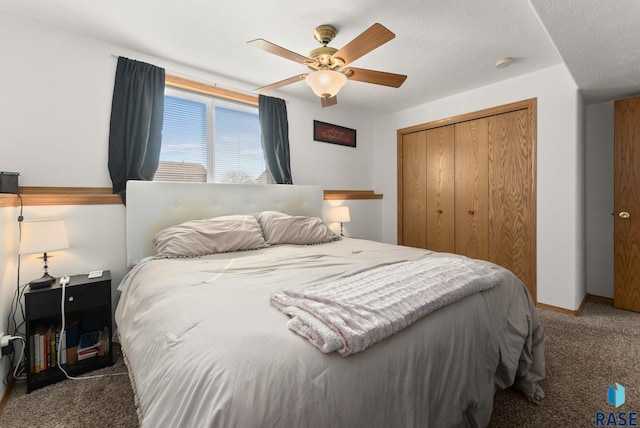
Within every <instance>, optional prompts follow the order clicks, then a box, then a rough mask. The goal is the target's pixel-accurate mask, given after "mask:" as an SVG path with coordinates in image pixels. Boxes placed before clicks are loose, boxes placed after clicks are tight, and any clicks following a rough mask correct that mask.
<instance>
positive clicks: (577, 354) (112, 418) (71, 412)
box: [0, 302, 640, 428]
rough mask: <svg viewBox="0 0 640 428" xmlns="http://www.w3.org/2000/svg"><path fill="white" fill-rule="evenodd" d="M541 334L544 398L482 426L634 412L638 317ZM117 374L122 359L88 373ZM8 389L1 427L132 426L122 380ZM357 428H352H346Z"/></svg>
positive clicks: (584, 320)
mask: <svg viewBox="0 0 640 428" xmlns="http://www.w3.org/2000/svg"><path fill="white" fill-rule="evenodd" d="M538 312H539V314H540V319H541V321H542V325H543V326H544V329H545V332H546V335H547V345H546V356H547V379H546V380H545V381H543V382H542V387H543V388H544V390H545V393H546V395H547V397H546V398H545V400H543V402H542V404H541V405H540V406H536V405H534V404H531V403H529V402H528V401H526V400H525V399H524V398H523V397H522V396H521V395H520V394H519V393H517V392H515V391H512V390H507V391H504V392H501V393H499V394H498V395H497V396H496V400H495V405H494V412H493V416H492V419H491V424H490V426H491V427H493V428H498V427H589V426H594V415H595V412H598V411H602V412H611V411H626V412H631V411H636V412H640V370H638V368H637V367H638V363H639V362H640V313H634V312H628V311H622V310H618V309H614V308H613V307H612V306H611V305H608V304H606V303H600V302H588V303H587V305H586V306H585V309H584V311H583V313H582V315H581V316H580V317H573V316H570V315H564V314H560V313H556V312H552V311H548V310H543V309H540V310H539V311H538ZM123 371H125V367H124V364H123V363H122V358H119V359H118V361H117V362H116V364H115V365H114V366H113V367H110V368H107V369H102V370H99V371H97V372H93V373H92V374H95V373H117V372H123ZM614 382H618V383H620V384H621V385H623V386H624V387H625V388H626V398H627V402H626V403H625V404H624V405H623V406H621V407H620V408H619V409H617V410H616V409H615V408H614V407H613V406H611V405H610V404H608V403H607V389H608V388H609V386H611V385H613V383H614ZM25 392H26V388H25V387H24V385H20V384H19V385H16V387H15V388H14V390H13V393H12V394H11V397H10V398H9V401H8V402H7V405H6V407H5V409H4V411H3V413H2V414H1V415H0V427H1V428H14V427H15V428H18V427H19V428H26V427H83V428H84V427H87V426H101V427H135V426H137V417H136V410H135V406H134V401H133V393H132V391H131V387H130V384H129V379H128V376H115V377H109V378H101V379H91V380H83V381H64V382H61V383H58V384H55V385H51V386H48V387H46V388H42V389H39V390H36V391H34V392H32V393H31V394H29V395H27V394H26V393H25ZM354 428H358V427H354Z"/></svg>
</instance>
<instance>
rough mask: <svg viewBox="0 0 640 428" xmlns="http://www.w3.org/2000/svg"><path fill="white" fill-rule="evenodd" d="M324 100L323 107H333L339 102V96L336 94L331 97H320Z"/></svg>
mask: <svg viewBox="0 0 640 428" xmlns="http://www.w3.org/2000/svg"><path fill="white" fill-rule="evenodd" d="M320 100H321V101H322V107H331V106H334V105H336V104H338V96H337V95H334V96H332V97H330V98H320Z"/></svg>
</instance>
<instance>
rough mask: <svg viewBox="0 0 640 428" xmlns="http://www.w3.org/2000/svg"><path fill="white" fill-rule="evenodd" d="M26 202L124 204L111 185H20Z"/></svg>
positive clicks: (0, 196)
mask: <svg viewBox="0 0 640 428" xmlns="http://www.w3.org/2000/svg"><path fill="white" fill-rule="evenodd" d="M19 191H20V196H21V197H22V205H23V206H45V205H120V204H122V199H121V198H120V195H114V194H112V193H111V192H112V190H111V188H110V187H41V186H24V187H20V188H19ZM361 199H382V194H379V193H374V191H373V190H325V191H324V200H325V201H330V200H361ZM19 206H20V197H18V195H14V194H11V193H0V208H1V207H19Z"/></svg>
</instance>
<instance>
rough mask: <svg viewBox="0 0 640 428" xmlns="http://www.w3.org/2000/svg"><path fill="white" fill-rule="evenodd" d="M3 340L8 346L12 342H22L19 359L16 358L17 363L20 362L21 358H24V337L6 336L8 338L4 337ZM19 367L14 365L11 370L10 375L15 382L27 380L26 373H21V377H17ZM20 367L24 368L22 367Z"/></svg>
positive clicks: (25, 345) (25, 344)
mask: <svg viewBox="0 0 640 428" xmlns="http://www.w3.org/2000/svg"><path fill="white" fill-rule="evenodd" d="M3 340H6V341H7V344H10V343H11V342H12V341H14V340H21V341H22V349H21V350H20V358H18V361H22V358H23V357H24V350H25V348H26V347H27V342H25V340H24V337H22V336H8V337H7V336H5V337H4V338H3ZM20 367H21V365H20V364H16V367H15V368H14V369H13V372H12V373H11V374H12V375H13V378H14V379H15V380H25V379H26V378H27V374H26V373H23V374H22V375H20V376H18V369H19V368H20ZM22 367H24V365H23V366H22Z"/></svg>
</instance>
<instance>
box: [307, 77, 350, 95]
mask: <svg viewBox="0 0 640 428" xmlns="http://www.w3.org/2000/svg"><path fill="white" fill-rule="evenodd" d="M304 81H305V82H306V84H307V85H309V87H310V88H311V89H312V90H313V93H314V94H316V95H317V96H319V97H320V98H331V97H333V96H335V95H337V93H338V92H340V89H341V88H342V87H343V86H344V85H345V84H346V83H347V76H345V75H344V74H342V73H340V72H338V71H333V70H319V71H315V72H313V73H310V74H309V75H308V76H307V78H306V79H304Z"/></svg>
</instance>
